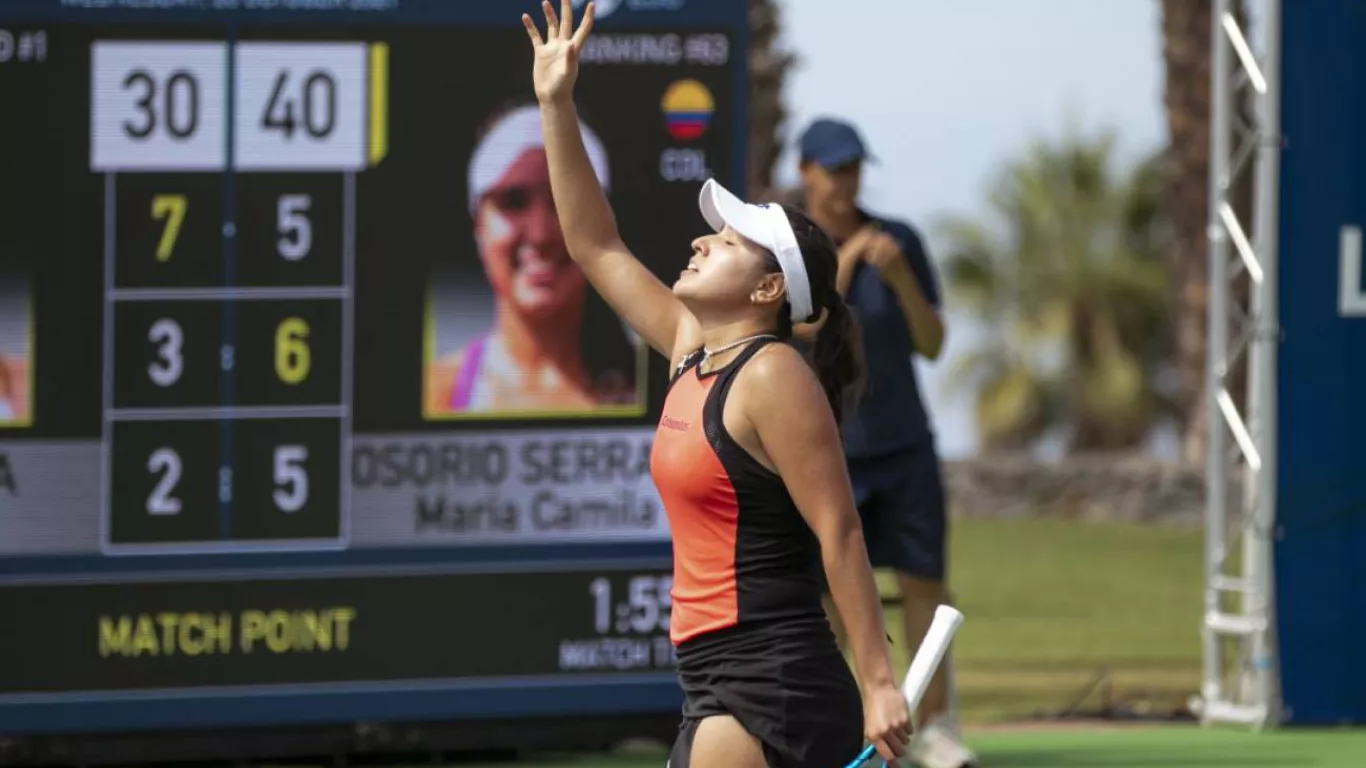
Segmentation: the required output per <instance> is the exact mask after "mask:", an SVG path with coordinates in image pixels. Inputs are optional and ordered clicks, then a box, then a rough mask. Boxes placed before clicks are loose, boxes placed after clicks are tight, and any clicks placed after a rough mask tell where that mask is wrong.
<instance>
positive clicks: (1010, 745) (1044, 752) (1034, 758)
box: [461, 726, 1366, 768]
mask: <svg viewBox="0 0 1366 768" xmlns="http://www.w3.org/2000/svg"><path fill="white" fill-rule="evenodd" d="M967 741H968V743H969V745H970V746H972V748H973V749H974V750H975V751H976V752H977V753H978V756H979V757H980V758H981V762H982V765H983V766H984V768H1361V766H1362V765H1364V764H1366V730H1353V731H1349V730H1305V731H1277V732H1270V733H1250V732H1248V731H1244V730H1235V729H1219V728H1212V729H1202V728H1199V727H1195V726H1173V727H1143V728H1112V729H1100V728H1097V729H1070V730H1050V731H1034V730H1030V731H1005V732H987V733H981V732H974V731H972V730H969V731H968V732H967ZM664 757H665V753H664V752H663V751H662V750H645V751H637V752H633V753H623V754H616V755H610V756H605V755H587V756H581V757H566V756H544V757H536V758H530V759H527V760H521V761H519V762H518V763H517V765H518V766H525V767H527V768H658V766H660V765H663V764H664ZM878 764H879V763H877V762H874V763H871V764H870V765H872V766H876V765H878ZM461 768H506V764H503V765H501V766H496V765H490V766H471V765H462V766H461ZM832 768H838V766H832Z"/></svg>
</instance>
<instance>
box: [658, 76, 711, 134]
mask: <svg viewBox="0 0 1366 768" xmlns="http://www.w3.org/2000/svg"><path fill="white" fill-rule="evenodd" d="M660 107H661V108H662V109H663V110H664V123H665V125H667V126H668V129H669V135H670V136H672V137H674V138H675V139H677V140H678V141H692V140H693V139H696V138H697V137H699V136H701V135H702V134H704V133H706V132H707V126H708V125H710V124H711V115H712V112H713V111H714V110H715V109H716V102H715V101H714V100H713V99H712V97H711V91H709V90H707V86H705V85H703V84H701V83H699V82H697V81H696V80H679V81H677V82H675V83H674V84H673V85H670V86H669V90H667V91H665V92H664V98H663V99H662V100H661V102H660Z"/></svg>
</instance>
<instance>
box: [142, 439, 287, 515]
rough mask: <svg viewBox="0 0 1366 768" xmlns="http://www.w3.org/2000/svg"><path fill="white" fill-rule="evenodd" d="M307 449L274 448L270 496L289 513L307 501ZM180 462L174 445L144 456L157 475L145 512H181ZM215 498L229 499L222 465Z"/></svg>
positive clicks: (227, 472)
mask: <svg viewBox="0 0 1366 768" xmlns="http://www.w3.org/2000/svg"><path fill="white" fill-rule="evenodd" d="M307 460H308V449H307V448H305V447H304V446H302V445H279V446H276V447H275V490H274V491H273V492H272V493H271V498H272V500H273V501H274V502H275V506H276V507H277V508H278V509H279V510H280V511H281V512H286V513H289V514H293V513H295V512H298V511H299V510H301V509H303V508H304V505H305V504H307V503H308V470H307V469H306V468H305V467H304V462H305V461H307ZM182 469H183V465H182V463H181V461H180V454H179V453H176V451H175V449H174V448H158V449H156V450H155V451H152V455H151V456H149V457H148V458H147V471H148V472H150V473H151V474H152V475H154V476H155V475H160V478H158V479H157V483H156V485H155V486H154V487H153V488H152V492H151V494H149V495H148V496H147V514H149V515H157V516H165V515H178V514H180V508H181V504H180V499H179V498H178V497H177V496H174V495H173V494H174V493H175V488H176V485H177V484H179V483H180V473H181V470H182ZM218 498H219V501H222V502H224V503H226V502H229V501H232V470H231V469H229V468H227V467H224V468H223V469H222V470H220V471H219V476H218Z"/></svg>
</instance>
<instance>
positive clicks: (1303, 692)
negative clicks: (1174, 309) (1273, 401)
mask: <svg viewBox="0 0 1366 768" xmlns="http://www.w3.org/2000/svg"><path fill="white" fill-rule="evenodd" d="M1283 8H1284V11H1283V14H1284V16H1283V29H1284V38H1283V39H1284V42H1283V50H1284V54H1283V55H1284V65H1283V70H1282V77H1283V82H1284V91H1283V97H1282V98H1283V104H1282V116H1281V120H1282V130H1283V133H1284V137H1285V145H1284V151H1283V153H1282V166H1281V194H1280V198H1281V199H1280V216H1281V240H1280V322H1281V328H1282V332H1283V335H1282V343H1281V345H1280V353H1279V371H1278V380H1279V393H1278V409H1279V411H1278V412H1279V418H1278V422H1279V445H1278V462H1279V466H1278V473H1277V485H1278V491H1277V510H1276V512H1277V531H1276V533H1277V536H1276V545H1275V573H1276V579H1275V586H1276V593H1277V594H1276V601H1277V614H1278V615H1277V619H1278V627H1277V629H1278V633H1279V639H1280V652H1281V680H1282V689H1283V698H1284V707H1285V718H1286V721H1287V722H1289V723H1294V724H1306V725H1309V724H1327V723H1342V722H1366V656H1363V654H1362V649H1363V648H1366V404H1364V403H1366V401H1363V399H1362V398H1361V396H1360V393H1361V392H1362V391H1363V390H1366V311H1364V310H1363V307H1366V297H1363V293H1366V288H1363V286H1362V284H1361V269H1360V259H1361V255H1360V242H1361V241H1360V229H1359V228H1361V227H1366V141H1363V138H1362V131H1361V126H1362V125H1363V124H1366V49H1363V48H1362V46H1361V41H1362V40H1363V39H1366V6H1364V5H1363V4H1362V3H1360V2H1355V1H1354V0H1293V2H1285V3H1284V4H1283ZM1354 393H1355V394H1354Z"/></svg>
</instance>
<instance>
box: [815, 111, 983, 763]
mask: <svg viewBox="0 0 1366 768" xmlns="http://www.w3.org/2000/svg"><path fill="white" fill-rule="evenodd" d="M798 143H799V150H800V152H799V156H800V158H799V159H800V173H801V186H802V190H801V192H802V200H803V206H804V207H805V210H806V213H807V215H808V216H810V217H811V219H812V220H814V221H815V222H816V223H817V224H819V225H820V226H821V228H823V229H824V230H825V231H826V233H828V234H829V235H830V236H831V237H832V238H833V239H834V241H835V243H836V244H837V245H838V246H839V272H838V274H837V279H836V287H837V289H838V290H839V291H840V292H841V293H842V294H843V295H844V300H845V302H846V303H847V304H848V305H849V306H850V307H851V308H852V309H853V311H854V314H855V315H856V316H857V318H858V320H859V323H860V325H861V326H862V336H863V351H864V357H865V358H866V365H867V378H866V381H865V385H864V391H863V395H862V398H861V399H860V400H859V402H858V403H857V405H856V407H855V409H854V410H853V412H852V413H850V415H848V416H846V417H845V420H844V425H843V439H844V451H845V456H846V459H847V461H848V464H849V475H850V479H851V480H852V481H853V485H854V494H855V499H856V501H857V502H858V505H859V513H860V516H861V517H862V519H863V526H864V531H865V537H866V540H867V543H868V555H869V559H870V560H871V561H872V564H873V566H874V567H875V568H890V569H892V570H894V571H895V572H896V574H897V579H898V582H899V584H900V587H901V595H902V600H903V608H904V610H903V615H904V617H905V621H906V626H905V629H906V639H907V642H911V643H918V642H919V641H920V639H921V638H923V637H924V636H925V632H926V631H927V630H928V629H929V626H930V622H931V621H932V620H933V618H934V610H935V608H936V607H937V606H938V605H940V604H941V603H947V602H949V595H948V591H947V588H946V586H945V546H946V540H947V533H948V523H947V514H946V510H945V502H944V488H943V480H942V477H941V472H940V464H939V456H938V453H937V451H936V450H935V438H934V431H933V429H932V428H931V422H930V418H929V415H928V414H927V413H926V409H925V404H924V402H923V400H922V398H921V393H920V383H919V381H918V380H917V377H916V369H915V364H914V358H915V357H916V356H919V357H921V358H924V359H926V360H937V359H938V358H939V353H940V351H941V350H942V349H943V345H944V321H943V319H942V318H941V317H940V314H939V303H940V298H939V281H938V278H937V276H936V274H935V270H934V267H933V265H932V264H931V262H930V258H929V256H928V254H927V253H926V251H925V246H924V243H923V242H922V241H921V238H920V235H919V234H918V233H917V232H916V230H915V229H914V228H913V227H911V226H910V225H909V224H907V223H905V222H902V221H897V220H895V219H889V218H885V217H882V216H877V215H874V214H872V213H869V212H868V211H867V210H865V209H864V208H862V207H861V206H860V205H859V204H858V196H859V187H860V181H861V176H862V170H863V165H864V163H865V161H869V160H872V158H871V156H870V155H869V153H868V151H867V148H866V146H865V144H864V142H863V140H862V138H861V137H860V135H859V132H858V130H857V129H856V128H854V126H852V125H850V124H849V123H847V122H845V121H842V120H837V119H831V118H822V119H818V120H816V121H815V122H813V123H811V125H810V126H808V127H807V129H806V130H805V131H803V132H802V134H801V137H800V139H799V142H798ZM818 327H819V324H817V325H814V326H811V327H810V328H809V329H804V331H805V332H804V333H803V334H802V335H803V336H805V335H806V334H807V333H810V332H812V331H814V330H815V329H816V328H818ZM827 610H828V612H829V613H830V616H831V619H832V623H834V624H835V626H836V627H837V631H838V627H839V620H838V616H837V615H836V614H835V613H834V611H832V610H829V609H828V608H827ZM841 634H842V633H841ZM950 687H951V673H950V661H949V659H948V658H946V659H945V660H944V663H943V664H941V665H940V667H939V670H938V672H937V673H936V674H935V677H934V679H933V680H932V681H931V683H930V686H929V688H928V689H927V691H926V693H925V697H924V699H923V700H922V702H921V705H920V710H919V712H918V713H916V714H917V718H916V720H917V723H918V724H919V728H918V729H917V732H916V743H915V744H914V745H913V746H912V749H911V756H912V757H913V758H914V759H916V760H917V761H918V762H919V763H920V764H921V765H924V766H926V768H961V767H962V766H969V765H973V764H975V762H976V758H975V756H974V755H973V754H972V753H971V752H970V751H968V750H967V749H966V748H965V747H964V746H963V745H962V742H961V739H960V737H959V735H958V729H957V727H956V725H955V724H954V720H953V717H952V713H951V712H950V706H949V700H950V698H951V690H950Z"/></svg>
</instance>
